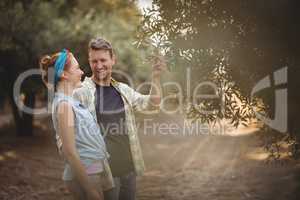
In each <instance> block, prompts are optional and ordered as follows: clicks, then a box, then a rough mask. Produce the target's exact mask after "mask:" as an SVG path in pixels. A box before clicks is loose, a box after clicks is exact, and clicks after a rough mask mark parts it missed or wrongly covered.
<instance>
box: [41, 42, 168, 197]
mask: <svg viewBox="0 0 300 200" xmlns="http://www.w3.org/2000/svg"><path fill="white" fill-rule="evenodd" d="M88 58H89V65H90V67H91V70H92V72H93V75H92V76H91V77H87V78H85V80H84V81H83V82H81V77H82V75H83V72H82V70H81V69H80V67H79V65H78V62H77V60H76V58H75V57H74V55H73V54H72V53H71V52H70V51H68V50H65V49H64V50H62V51H61V52H58V53H55V54H53V55H46V56H43V57H42V59H41V60H40V68H41V70H42V79H43V81H44V82H45V84H46V85H47V86H52V87H53V88H54V89H55V96H54V100H53V109H52V120H53V124H54V128H55V131H56V141H57V146H58V149H59V152H60V154H61V155H62V157H63V158H64V160H65V168H64V172H63V180H64V182H65V184H66V186H67V188H68V189H69V191H70V192H71V193H72V194H73V196H74V199H84V200H86V199H88V200H90V199H92V200H96V199H97V200H100V199H105V200H127V199H128V200H133V199H135V194H136V176H137V175H141V174H142V173H143V171H144V169H145V166H144V160H143V157H142V152H141V147H140V143H139V139H138V134H137V128H136V124H135V116H134V112H135V111H142V110H146V109H147V110H153V109H154V110H155V109H159V105H160V101H161V90H160V88H161V86H160V75H161V72H162V69H164V68H165V62H164V61H163V60H162V59H161V58H159V59H157V60H156V62H155V63H154V64H153V71H152V86H151V89H150V93H149V94H148V95H142V94H140V93H138V92H137V91H135V90H134V89H132V88H131V87H129V86H128V85H127V84H125V83H121V82H118V81H116V80H114V79H113V78H112V77H111V75H112V67H113V65H114V64H115V62H116V56H115V54H114V51H113V48H112V46H111V44H110V43H109V42H107V41H105V40H104V39H102V38H95V39H92V40H91V41H90V43H89V46H88ZM50 69H52V71H54V73H52V74H51V73H50V71H51V70H50ZM49 80H54V81H49ZM104 136H105V137H104Z"/></svg>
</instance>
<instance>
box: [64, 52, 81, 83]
mask: <svg viewBox="0 0 300 200" xmlns="http://www.w3.org/2000/svg"><path fill="white" fill-rule="evenodd" d="M65 72H66V73H65V75H66V76H67V80H68V81H69V82H70V83H71V84H72V85H73V86H74V87H75V88H78V87H81V77H82V75H83V71H82V70H81V69H80V67H79V64H78V62H77V60H76V59H75V57H74V56H73V54H70V67H69V68H68V69H67V70H66V71H65Z"/></svg>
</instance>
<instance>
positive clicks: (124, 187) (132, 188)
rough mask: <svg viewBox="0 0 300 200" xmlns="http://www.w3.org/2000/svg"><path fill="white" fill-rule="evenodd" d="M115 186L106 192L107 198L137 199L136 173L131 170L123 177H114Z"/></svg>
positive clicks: (105, 196) (118, 199)
mask: <svg viewBox="0 0 300 200" xmlns="http://www.w3.org/2000/svg"><path fill="white" fill-rule="evenodd" d="M114 182H115V187H114V188H113V189H111V190H108V191H105V192H104V199H105V200H135V193H136V175H135V173H134V172H131V173H129V174H127V175H124V176H121V177H114Z"/></svg>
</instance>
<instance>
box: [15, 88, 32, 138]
mask: <svg viewBox="0 0 300 200" xmlns="http://www.w3.org/2000/svg"><path fill="white" fill-rule="evenodd" d="M10 102H11V106H12V110H13V116H14V121H15V126H16V131H17V133H16V134H17V136H33V115H32V114H29V113H25V112H23V111H20V110H19V108H18V107H17V105H16V104H15V102H14V99H13V94H11V95H10ZM24 105H26V106H27V107H30V108H34V105H35V95H34V93H33V92H28V93H27V94H26V95H25V101H24Z"/></svg>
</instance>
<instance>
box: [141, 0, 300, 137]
mask: <svg viewBox="0 0 300 200" xmlns="http://www.w3.org/2000/svg"><path fill="white" fill-rule="evenodd" d="M298 7H299V1H297V0H287V1H283V0H282V1H281V0H280V1H276V3H275V2H274V1H271V0H262V1H261V0H239V1H236V0H228V1H217V0H199V1H198V0H174V1H173V0H154V1H153V7H152V8H151V9H149V10H148V12H146V14H145V16H144V21H143V24H142V25H141V27H140V34H139V38H140V40H139V41H140V44H144V45H147V39H146V40H145V38H149V37H150V38H152V40H153V42H154V43H156V45H157V46H158V47H159V48H160V49H163V53H164V54H166V55H167V56H169V57H170V58H171V59H170V61H171V62H173V63H174V66H175V70H174V71H175V73H176V72H177V73H178V76H177V77H176V78H177V79H179V80H180V77H182V76H180V75H181V74H182V72H183V71H186V68H187V67H189V68H190V69H191V71H192V73H191V74H192V77H191V79H192V81H191V82H192V83H199V82H201V81H204V80H210V81H213V82H215V83H216V84H217V85H218V86H219V87H218V88H219V91H218V92H219V93H222V92H223V93H224V96H225V99H226V101H225V102H226V109H225V112H223V113H222V112H221V111H220V110H219V109H218V107H219V105H218V104H214V102H212V101H208V102H206V101H200V102H201V103H199V105H200V106H201V104H203V105H202V106H203V108H208V109H212V108H216V110H217V112H215V113H213V114H212V115H203V114H201V113H199V112H198V111H197V109H191V112H190V113H189V115H190V117H192V118H195V119H199V120H201V121H202V122H208V121H209V122H213V121H215V120H217V119H230V121H231V122H232V123H233V124H234V125H236V126H237V125H238V124H240V123H244V122H248V120H249V119H251V118H252V117H254V115H253V111H254V109H257V108H258V109H259V110H260V111H263V110H264V111H265V112H266V113H267V114H268V115H269V116H270V117H271V118H272V117H274V105H275V102H274V99H275V98H274V87H272V88H269V89H265V90H263V91H261V92H260V93H259V98H261V99H262V100H263V103H264V104H263V105H264V107H262V108H260V105H261V104H259V103H258V101H256V100H258V99H255V101H251V99H250V94H251V90H252V88H253V87H254V86H255V84H256V83H257V82H258V81H259V80H261V79H262V78H263V77H265V76H267V75H271V77H272V79H273V76H272V73H273V72H275V71H276V70H278V69H280V68H283V67H285V66H287V67H288V71H289V76H288V81H289V83H288V89H289V93H288V94H289V130H288V132H289V133H293V134H294V135H295V134H296V135H297V134H298V133H299V125H297V123H296V121H297V119H298V116H297V113H298V111H299V110H300V109H299V106H298V105H297V103H296V102H298V101H299V100H300V98H299V93H298V92H296V88H298V86H299V79H298V78H297V77H298V76H299V55H300V54H299V52H300V48H299V45H298V44H299V33H300V26H299V23H297V22H296V20H297V19H299V17H300V16H299V12H297V10H296V8H298ZM182 84H183V85H184V82H183V81H182ZM272 85H274V79H273V80H272ZM284 87H286V85H285V86H284ZM206 92H209V91H206ZM236 97H238V98H236ZM237 99H239V100H238V101H240V103H241V104H240V103H238V104H239V106H237ZM199 105H196V106H199ZM193 106H195V105H193Z"/></svg>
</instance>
